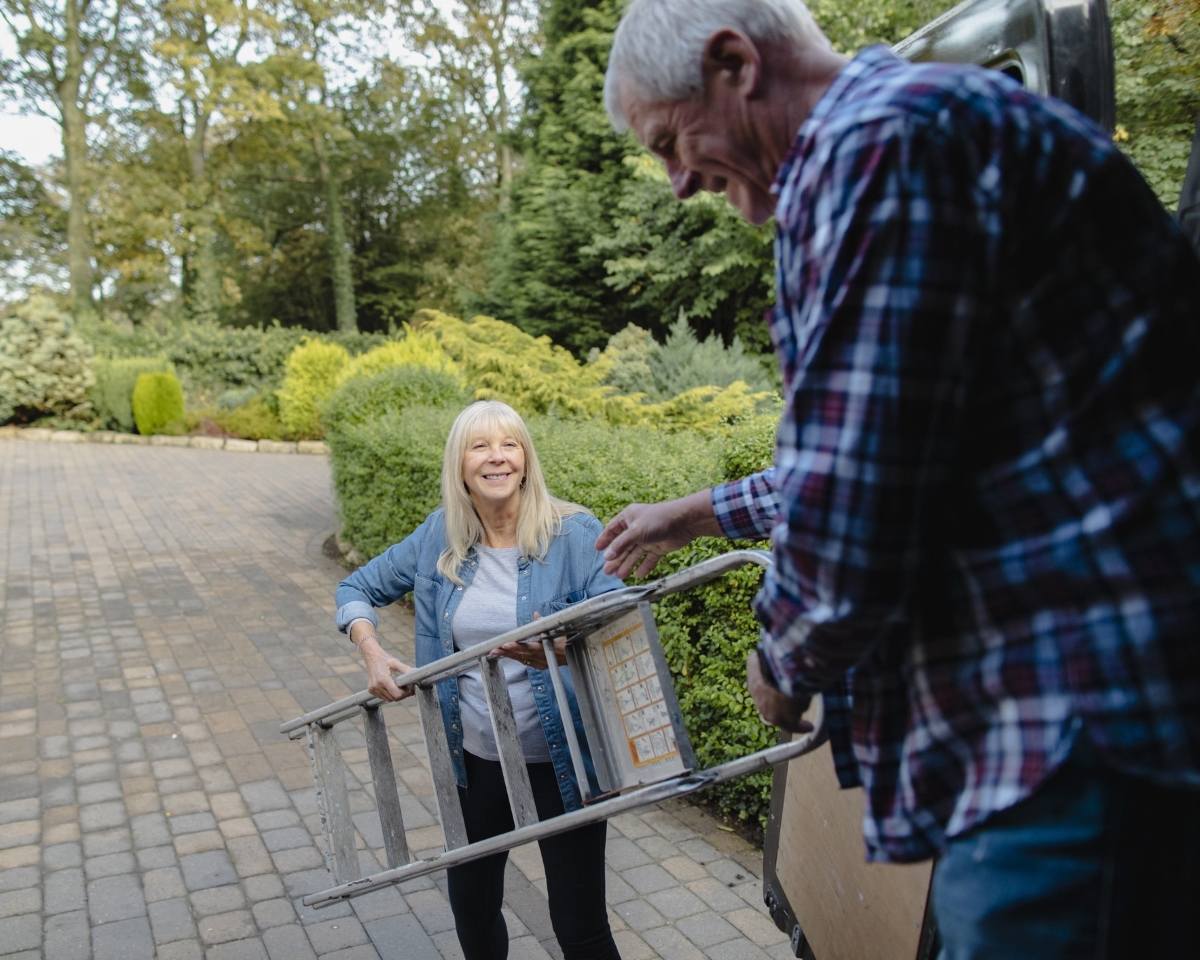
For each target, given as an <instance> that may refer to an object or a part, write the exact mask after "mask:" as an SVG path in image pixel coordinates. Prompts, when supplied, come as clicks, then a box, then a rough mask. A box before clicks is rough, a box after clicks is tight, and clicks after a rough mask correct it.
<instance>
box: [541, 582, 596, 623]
mask: <svg viewBox="0 0 1200 960" xmlns="http://www.w3.org/2000/svg"><path fill="white" fill-rule="evenodd" d="M585 596H586V595H585V594H584V592H583V590H582V589H580V590H571V591H568V592H567V593H564V594H561V595H560V596H557V597H555V598H554V599H553V600H547V601H546V602H545V603H543V604H541V605H539V606H538V610H539V611H540V612H541V614H542V616H543V617H548V616H550V614H552V613H558V612H559V611H560V610H565V609H566V608H567V607H569V606H571V604H573V603H578V602H579V601H580V600H583V599H585Z"/></svg>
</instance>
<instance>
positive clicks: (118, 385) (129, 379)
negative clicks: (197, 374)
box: [92, 357, 174, 433]
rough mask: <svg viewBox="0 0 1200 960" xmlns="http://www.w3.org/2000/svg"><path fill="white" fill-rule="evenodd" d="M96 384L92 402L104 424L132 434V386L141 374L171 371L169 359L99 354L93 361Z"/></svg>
mask: <svg viewBox="0 0 1200 960" xmlns="http://www.w3.org/2000/svg"><path fill="white" fill-rule="evenodd" d="M94 369H95V371H96V383H95V386H93V387H92V405H93V406H94V407H95V408H96V416H97V418H98V419H99V420H100V422H101V423H102V424H103V425H104V426H106V427H115V428H116V429H118V430H122V431H124V432H125V433H133V430H134V419H133V388H134V387H135V386H136V385H137V381H138V377H140V376H141V375H142V374H143V373H174V371H173V370H172V369H171V364H170V361H168V360H165V359H164V358H162V357H123V358H120V359H114V360H110V359H106V358H104V357H98V358H97V359H96V361H95V363H94Z"/></svg>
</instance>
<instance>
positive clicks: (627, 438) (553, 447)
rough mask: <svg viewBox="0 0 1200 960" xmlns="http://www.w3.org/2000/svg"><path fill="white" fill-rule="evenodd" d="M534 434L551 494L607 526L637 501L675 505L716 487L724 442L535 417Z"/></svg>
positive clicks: (531, 424) (643, 428) (684, 433)
mask: <svg viewBox="0 0 1200 960" xmlns="http://www.w3.org/2000/svg"><path fill="white" fill-rule="evenodd" d="M529 430H530V433H532V435H533V442H534V445H535V446H536V448H537V452H538V459H539V460H540V461H541V463H542V470H543V472H544V473H545V474H546V483H547V484H548V485H549V487H550V489H551V491H552V492H553V493H554V494H555V495H556V496H559V497H562V498H563V499H564V500H570V501H572V502H574V503H579V504H582V505H583V506H585V507H587V508H588V509H589V510H591V511H592V512H593V513H594V514H595V515H596V516H597V517H599V518H600V519H601V520H602V521H608V520H610V519H612V517H613V516H614V515H616V514H617V513H618V512H619V511H620V510H621V509H622V508H624V507H625V506H626V505H627V504H629V503H632V502H635V501H637V502H641V503H654V502H656V501H659V500H671V499H674V498H675V497H681V496H684V495H686V494H689V493H691V492H693V491H694V490H698V489H700V488H702V487H707V486H711V485H712V484H713V483H715V482H716V480H717V477H718V474H717V469H718V466H717V459H718V456H719V454H720V450H721V442H720V440H719V439H716V438H713V437H710V436H706V435H704V434H700V433H693V432H690V431H679V432H677V433H665V432H663V431H661V430H656V429H654V428H653V427H646V426H610V425H609V424H606V423H603V422H601V421H597V420H559V419H554V418H549V417H533V418H530V420H529Z"/></svg>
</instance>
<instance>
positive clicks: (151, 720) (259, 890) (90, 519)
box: [0, 440, 789, 960]
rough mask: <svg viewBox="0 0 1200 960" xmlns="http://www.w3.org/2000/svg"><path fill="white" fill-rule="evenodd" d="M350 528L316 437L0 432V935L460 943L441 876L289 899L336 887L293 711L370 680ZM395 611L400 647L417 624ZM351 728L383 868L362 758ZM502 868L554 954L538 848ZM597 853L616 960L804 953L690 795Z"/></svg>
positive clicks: (426, 796)
mask: <svg viewBox="0 0 1200 960" xmlns="http://www.w3.org/2000/svg"><path fill="white" fill-rule="evenodd" d="M335 524H336V521H335V518H334V508H333V502H332V497H331V495H330V489H329V468H328V464H327V463H326V462H325V460H324V459H323V458H320V457H298V456H285V455H279V454H241V453H229V452H224V451H209V450H191V449H175V448H164V447H122V446H106V445H100V444H62V443H49V442H27V441H21V440H0V538H2V541H0V584H2V590H3V592H2V594H0V596H2V597H3V608H2V610H0V637H2V643H3V646H2V651H0V955H4V956H18V957H23V958H26V957H28V958H32V957H46V958H48V960H73V958H76V957H80V958H83V957H96V958H106V960H107V958H120V960H137V958H142V957H155V956H157V957H159V958H163V960H168V958H170V960H183V958H200V957H205V958H208V960H240V958H246V960H250V958H254V960H264V958H268V957H269V958H271V960H305V958H312V957H315V956H318V957H322V958H337V960H365V958H375V957H382V958H404V960H423V958H439V957H446V958H450V957H458V956H461V954H460V953H459V950H458V944H457V941H456V939H455V936H454V932H453V922H452V920H451V917H450V911H449V908H448V905H447V902H446V898H445V895H444V879H442V878H441V877H436V878H432V879H425V880H418V881H415V882H413V883H411V884H406V885H405V886H404V887H402V888H399V889H396V888H392V889H389V890H385V891H380V892H378V893H375V894H371V895H369V896H366V897H362V898H360V899H357V900H355V901H353V902H352V903H351V904H341V905H338V906H335V907H331V908H329V909H326V910H322V911H313V910H310V909H307V908H305V907H303V906H302V905H301V904H300V902H299V898H300V897H301V896H303V895H304V894H306V893H309V892H311V891H314V890H317V889H320V888H322V887H324V886H328V885H329V883H328V878H327V874H326V873H325V869H324V861H323V857H322V854H321V852H320V849H319V844H320V840H319V827H318V826H317V824H316V817H315V813H314V809H315V805H314V799H313V790H312V783H311V779H310V773H309V766H308V758H307V754H306V751H305V749H304V747H303V746H301V745H300V744H299V743H297V742H290V741H287V740H286V739H284V738H283V737H281V736H280V734H279V730H278V727H279V723H280V722H281V721H282V720H285V719H290V718H292V717H294V716H297V715H299V714H300V713H302V712H303V711H305V710H308V709H311V708H313V707H317V706H320V705H321V704H324V703H327V702H329V700H331V699H334V698H337V697H341V696H344V695H346V694H348V693H351V692H353V691H355V690H358V689H361V688H362V686H364V684H365V679H364V674H363V673H362V671H361V670H360V669H359V666H358V663H357V662H356V661H355V660H354V659H352V658H351V657H350V656H349V655H348V653H349V652H352V651H348V649H347V647H346V646H345V645H344V644H343V643H340V642H339V639H340V638H339V637H338V635H337V634H336V633H335V632H334V631H333V629H332V627H331V622H332V616H333V587H334V585H335V584H336V582H337V580H338V579H339V578H340V576H341V571H340V569H339V568H338V567H337V566H336V565H335V564H333V563H332V562H331V561H329V560H328V559H326V558H325V557H323V556H322V555H321V544H322V542H323V541H324V539H325V538H326V537H327V536H328V535H329V533H331V532H332V531H333V529H334V526H335ZM381 630H382V633H383V634H384V636H385V637H387V638H390V639H391V640H392V641H393V643H394V645H395V647H396V648H397V651H398V653H399V655H400V656H402V657H403V656H405V654H408V655H411V652H412V625H411V618H410V617H408V616H407V615H406V614H405V613H403V612H402V611H399V610H394V609H393V610H388V611H384V616H383V619H382V623H381ZM389 709H390V711H391V712H390V713H389V720H388V725H389V731H390V734H391V736H392V741H393V752H394V756H395V759H396V765H397V770H398V771H400V772H399V777H400V780H401V782H400V791H401V801H402V803H403V805H404V814H405V821H406V825H407V827H408V828H409V842H410V844H411V845H412V846H413V848H414V849H417V850H418V851H430V850H431V849H433V848H435V847H436V846H437V845H438V844H439V843H440V834H439V832H438V830H437V827H436V824H435V821H434V819H433V816H432V815H431V811H432V810H433V809H435V808H434V805H433V799H432V796H431V787H430V783H429V778H428V775H427V773H426V772H425V768H424V767H423V766H422V757H423V754H424V747H423V744H422V741H421V736H420V731H419V724H418V721H417V717H416V711H415V709H414V708H412V707H410V706H409V705H408V704H401V705H398V706H396V707H393V708H389ZM346 726H347V727H349V725H346ZM341 729H342V728H341V727H339V730H341ZM342 743H343V748H344V750H345V756H346V758H347V761H348V762H349V764H350V767H351V771H352V772H353V773H354V774H355V775H356V776H357V777H358V782H357V783H355V782H354V778H351V789H352V793H351V802H352V806H353V808H354V809H355V810H356V811H358V813H357V814H356V817H355V822H356V824H357V825H358V827H359V832H360V847H361V848H363V852H362V859H363V862H364V866H367V865H369V860H370V857H371V856H374V857H375V858H376V861H378V860H379V859H380V856H381V854H380V848H381V847H382V838H381V837H380V835H379V826H378V820H377V819H376V818H375V815H374V813H373V809H374V808H373V803H372V801H371V798H370V796H369V793H368V791H367V790H365V789H364V788H363V787H362V786H361V783H363V782H367V783H369V781H370V777H369V773H368V771H367V761H366V753H365V750H364V749H363V747H362V741H361V735H360V734H358V733H357V732H356V731H354V730H352V729H347V734H346V735H344V736H343V738H342ZM314 836H316V837H318V839H317V840H314ZM512 861H513V867H510V869H509V871H508V883H507V886H508V891H507V898H506V903H507V907H506V910H507V917H508V922H509V929H510V931H511V933H512V937H513V940H512V950H511V954H510V956H511V957H512V958H513V960H521V958H538V957H546V956H547V955H549V956H556V957H557V956H560V954H559V951H558V947H557V944H556V943H555V942H554V939H553V934H552V932H551V930H550V924H549V916H548V914H547V911H546V903H545V881H544V879H543V877H542V874H541V863H540V860H539V858H538V854H537V850H536V847H533V848H521V849H519V850H516V851H514V852H513V856H512ZM608 864H609V868H610V869H609V872H608V901H609V904H610V913H611V915H612V919H613V927H614V930H615V931H616V936H617V940H618V943H619V945H620V947H621V951H622V955H623V956H624V957H625V958H626V960H638V958H644V957H654V956H661V957H667V958H675V957H678V958H701V957H704V956H707V957H711V958H714V960H718V958H761V957H766V956H770V957H785V956H788V955H789V951H788V949H787V945H786V943H784V942H783V937H782V935H781V934H780V933H779V932H778V931H776V930H775V928H774V926H773V925H772V924H771V923H770V921H769V920H768V919H767V917H766V916H765V912H764V910H763V907H762V903H761V881H760V880H759V879H758V877H759V870H760V865H761V859H760V858H759V857H758V856H757V855H756V853H755V851H754V850H753V849H751V848H750V847H749V846H747V845H746V844H745V843H743V842H742V841H741V840H739V839H738V838H737V837H736V836H733V835H731V834H729V833H727V832H724V831H722V830H720V829H719V828H718V827H717V826H716V825H715V823H714V822H713V821H711V820H709V819H708V818H706V817H704V816H703V815H701V814H699V813H698V812H697V811H696V810H695V809H694V808H691V807H688V806H686V805H683V804H669V805H664V806H663V807H661V808H659V809H656V810H652V811H650V812H646V813H644V814H642V815H640V816H623V817H621V818H618V819H617V820H615V821H613V822H612V823H611V824H610V826H609V845H608Z"/></svg>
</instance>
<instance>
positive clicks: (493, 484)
mask: <svg viewBox="0 0 1200 960" xmlns="http://www.w3.org/2000/svg"><path fill="white" fill-rule="evenodd" d="M462 476H463V482H464V483H465V484H466V485H467V489H468V490H469V491H470V492H471V499H473V500H474V501H475V503H476V505H479V504H482V503H492V504H496V505H499V504H501V503H504V502H505V501H508V500H511V499H512V498H514V497H519V496H520V493H521V481H522V479H524V477H525V450H524V448H523V447H522V446H521V445H520V444H519V443H517V441H516V440H515V439H514V438H513V437H509V436H505V435H503V434H495V435H492V436H477V437H472V438H471V440H470V441H469V442H468V443H467V452H466V453H465V454H463V464H462Z"/></svg>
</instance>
